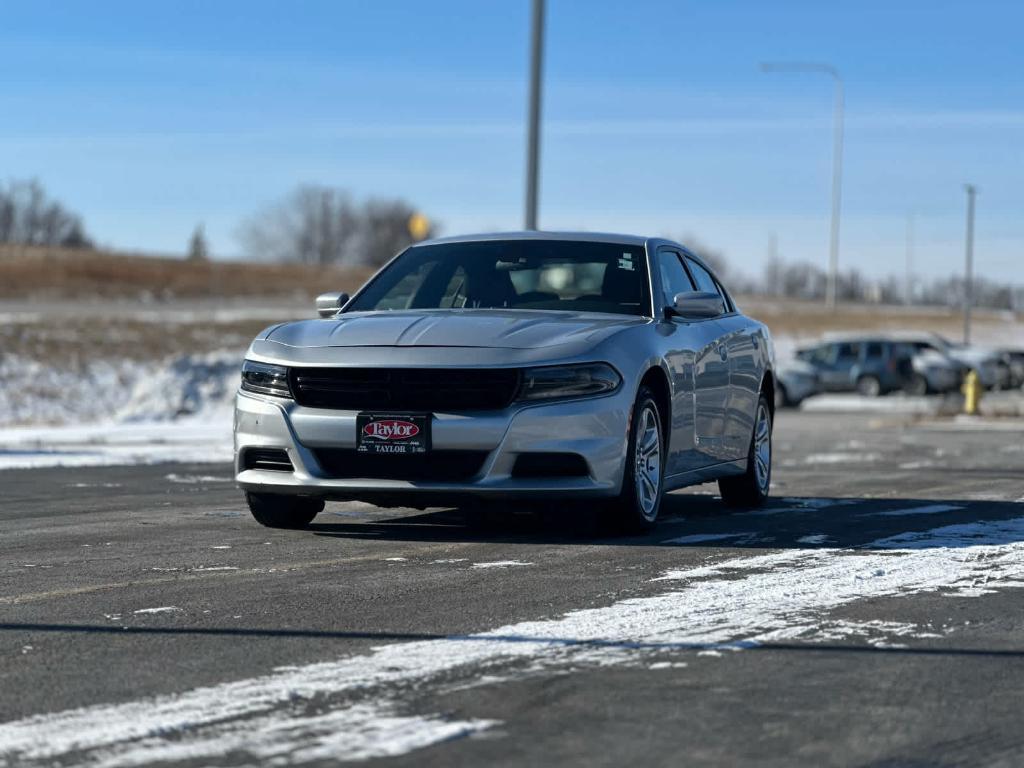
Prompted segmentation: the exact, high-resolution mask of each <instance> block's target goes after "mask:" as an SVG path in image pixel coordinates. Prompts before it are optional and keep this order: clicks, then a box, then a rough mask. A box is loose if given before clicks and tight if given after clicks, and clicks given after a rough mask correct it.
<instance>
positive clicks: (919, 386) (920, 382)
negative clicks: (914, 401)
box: [904, 373, 928, 397]
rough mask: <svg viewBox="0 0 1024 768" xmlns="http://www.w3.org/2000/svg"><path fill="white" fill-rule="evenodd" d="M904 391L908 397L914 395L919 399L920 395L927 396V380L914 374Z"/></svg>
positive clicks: (918, 374)
mask: <svg viewBox="0 0 1024 768" xmlns="http://www.w3.org/2000/svg"><path fill="white" fill-rule="evenodd" d="M904 390H905V391H906V393H907V394H908V395H914V396H915V397H920V396H921V395H927V394H928V379H926V378H925V377H924V376H922V375H921V374H920V373H915V374H914V375H913V376H911V377H910V380H909V381H908V382H907V385H906V387H904Z"/></svg>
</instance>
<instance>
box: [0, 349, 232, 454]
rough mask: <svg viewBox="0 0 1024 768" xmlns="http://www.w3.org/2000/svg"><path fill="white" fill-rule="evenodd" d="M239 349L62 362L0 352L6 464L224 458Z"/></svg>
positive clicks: (0, 427) (0, 450) (0, 446)
mask: <svg viewBox="0 0 1024 768" xmlns="http://www.w3.org/2000/svg"><path fill="white" fill-rule="evenodd" d="M241 364H242V358H241V356H240V355H238V354H237V353H235V352H214V353H209V354H204V355H185V356H182V357H178V358H174V359H171V360H167V361H164V362H162V363H147V364H144V363H135V362H128V361H123V362H121V363H117V364H115V363H111V362H109V361H105V360H100V361H95V362H91V363H88V364H85V365H82V366H80V367H78V368H73V367H71V366H69V367H67V368H65V369H56V368H54V367H52V366H46V365H42V364H40V363H38V362H36V361H32V360H26V359H24V358H19V357H13V356H6V357H4V359H3V361H2V362H0V469H15V468H33V467H52V466H105V465H123V464H139V463H144V464H151V463H158V462H166V461H184V462H222V461H230V460H231V456H232V439H231V426H232V415H231V408H232V399H233V397H234V393H235V390H236V389H237V387H238V371H239V368H240V367H241Z"/></svg>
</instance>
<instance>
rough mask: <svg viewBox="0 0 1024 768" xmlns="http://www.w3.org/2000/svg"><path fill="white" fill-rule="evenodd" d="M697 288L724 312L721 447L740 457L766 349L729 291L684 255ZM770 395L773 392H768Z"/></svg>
mask: <svg viewBox="0 0 1024 768" xmlns="http://www.w3.org/2000/svg"><path fill="white" fill-rule="evenodd" d="M684 262H685V264H686V268H687V269H688V270H689V272H690V276H691V277H692V278H693V281H694V283H695V284H696V285H697V290H698V291H708V292H711V293H717V294H718V295H719V296H721V297H722V303H723V304H724V305H725V308H726V312H725V313H724V314H723V315H722V317H721V318H719V320H718V324H719V325H720V326H721V328H722V331H723V338H724V341H725V345H726V350H727V352H728V357H729V388H728V390H727V392H726V396H725V425H724V435H725V448H724V451H725V453H724V456H725V457H726V458H727V459H729V460H736V459H742V458H744V457H745V456H746V455H747V453H748V451H749V450H750V438H751V436H752V435H753V434H754V418H755V416H756V413H757V401H758V397H759V394H760V391H761V374H762V372H763V371H764V367H765V365H764V360H765V358H766V355H767V350H765V349H764V346H765V344H766V342H765V340H764V339H762V338H761V330H760V327H759V326H758V325H757V324H756V323H754V322H752V321H751V320H750V318H748V317H745V316H744V315H742V314H740V313H739V312H737V311H736V308H735V307H734V306H733V304H732V302H731V300H730V299H729V295H728V294H727V293H726V291H725V290H724V289H723V288H722V286H721V284H720V283H719V282H718V280H716V279H715V277H714V276H713V275H712V274H711V273H710V272H709V271H708V270H707V269H705V268H704V265H702V264H701V263H700V262H699V261H697V260H695V259H694V258H692V257H691V256H689V255H687V256H686V257H685V259H684ZM772 396H774V393H772Z"/></svg>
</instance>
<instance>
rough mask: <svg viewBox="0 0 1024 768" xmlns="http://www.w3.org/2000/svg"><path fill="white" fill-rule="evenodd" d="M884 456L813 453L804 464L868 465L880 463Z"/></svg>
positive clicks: (868, 453) (806, 457) (873, 454)
mask: <svg viewBox="0 0 1024 768" xmlns="http://www.w3.org/2000/svg"><path fill="white" fill-rule="evenodd" d="M881 458H882V454H880V453H874V452H870V451H869V452H867V453H850V452H848V451H836V452H832V453H811V454H808V455H807V456H805V457H804V464H866V463H870V462H873V461H879V460H880V459H881Z"/></svg>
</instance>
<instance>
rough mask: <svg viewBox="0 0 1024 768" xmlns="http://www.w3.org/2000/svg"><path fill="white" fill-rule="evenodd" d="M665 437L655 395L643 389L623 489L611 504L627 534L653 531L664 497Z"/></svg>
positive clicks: (635, 407)
mask: <svg viewBox="0 0 1024 768" xmlns="http://www.w3.org/2000/svg"><path fill="white" fill-rule="evenodd" d="M664 477H665V438H664V435H663V434H662V421H661V412H660V409H659V408H658V402H657V400H655V398H654V393H653V392H652V391H651V390H650V389H649V388H647V387H640V391H639V392H638V393H637V396H636V402H635V403H634V404H633V413H632V416H631V417H630V420H629V443H628V449H627V451H626V469H625V472H623V475H622V490H621V491H620V493H619V496H618V498H616V499H615V501H614V502H613V504H612V508H611V512H612V515H613V519H612V522H613V523H614V524H615V525H616V527H619V528H623V529H625V530H627V531H646V530H650V529H651V528H652V527H653V526H654V524H655V523H656V522H657V520H658V511H659V510H660V509H661V499H662V496H664Z"/></svg>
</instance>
